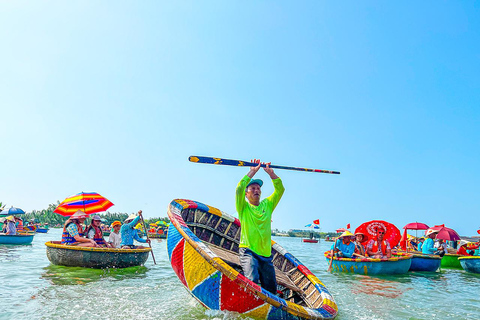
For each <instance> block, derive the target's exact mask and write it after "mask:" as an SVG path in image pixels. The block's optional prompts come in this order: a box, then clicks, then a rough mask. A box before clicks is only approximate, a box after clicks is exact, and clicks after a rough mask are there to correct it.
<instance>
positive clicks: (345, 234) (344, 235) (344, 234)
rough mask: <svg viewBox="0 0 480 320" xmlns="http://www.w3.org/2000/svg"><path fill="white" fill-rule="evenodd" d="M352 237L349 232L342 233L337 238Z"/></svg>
mask: <svg viewBox="0 0 480 320" xmlns="http://www.w3.org/2000/svg"><path fill="white" fill-rule="evenodd" d="M351 236H353V233H351V232H350V231H348V230H347V231H345V232H344V233H342V234H341V235H339V236H338V237H339V238H343V237H351Z"/></svg>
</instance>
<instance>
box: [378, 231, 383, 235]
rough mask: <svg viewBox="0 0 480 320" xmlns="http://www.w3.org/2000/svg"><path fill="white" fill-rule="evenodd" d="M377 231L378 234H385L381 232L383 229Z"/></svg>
mask: <svg viewBox="0 0 480 320" xmlns="http://www.w3.org/2000/svg"><path fill="white" fill-rule="evenodd" d="M377 233H378V234H385V232H383V231H378V232H377Z"/></svg>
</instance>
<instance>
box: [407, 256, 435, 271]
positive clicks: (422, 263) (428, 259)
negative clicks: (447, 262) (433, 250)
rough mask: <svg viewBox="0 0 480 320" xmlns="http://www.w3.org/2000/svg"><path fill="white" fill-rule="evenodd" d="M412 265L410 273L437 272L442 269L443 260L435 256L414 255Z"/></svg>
mask: <svg viewBox="0 0 480 320" xmlns="http://www.w3.org/2000/svg"><path fill="white" fill-rule="evenodd" d="M412 254H413V257H412V265H411V266H410V271H431V272H435V271H437V270H438V268H440V263H441V261H442V258H441V257H440V256H438V255H434V254H422V253H412Z"/></svg>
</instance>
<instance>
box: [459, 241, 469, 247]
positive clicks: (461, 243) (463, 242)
mask: <svg viewBox="0 0 480 320" xmlns="http://www.w3.org/2000/svg"><path fill="white" fill-rule="evenodd" d="M469 243H470V241H467V240H460V244H459V245H460V247H461V246H464V245H466V244H469Z"/></svg>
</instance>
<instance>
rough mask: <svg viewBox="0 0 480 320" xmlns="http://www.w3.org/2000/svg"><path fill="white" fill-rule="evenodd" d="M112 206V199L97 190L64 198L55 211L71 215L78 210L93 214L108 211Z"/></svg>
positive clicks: (67, 215)
mask: <svg viewBox="0 0 480 320" xmlns="http://www.w3.org/2000/svg"><path fill="white" fill-rule="evenodd" d="M111 206H113V203H112V202H110V200H108V199H107V198H105V197H104V196H101V195H100V194H98V193H96V192H80V193H78V194H76V195H74V196H71V197H68V198H66V199H65V200H63V201H62V203H60V204H59V205H58V207H57V208H55V210H54V211H53V212H55V213H58V214H60V215H62V216H64V217H69V216H71V215H72V214H74V213H75V212H77V211H78V210H80V211H83V212H85V213H86V214H92V213H97V212H102V211H106V210H108V208H110V207H111Z"/></svg>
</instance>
